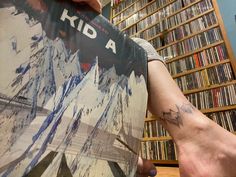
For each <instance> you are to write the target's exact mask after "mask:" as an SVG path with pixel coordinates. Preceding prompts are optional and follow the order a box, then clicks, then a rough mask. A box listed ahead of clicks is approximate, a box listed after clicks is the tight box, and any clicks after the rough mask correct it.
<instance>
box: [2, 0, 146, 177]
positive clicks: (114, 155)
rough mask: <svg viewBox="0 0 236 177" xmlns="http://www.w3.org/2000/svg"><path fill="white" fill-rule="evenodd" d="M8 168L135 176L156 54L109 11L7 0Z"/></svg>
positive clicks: (18, 172)
mask: <svg viewBox="0 0 236 177" xmlns="http://www.w3.org/2000/svg"><path fill="white" fill-rule="evenodd" d="M0 50H1V52H0V111H1V112H0V175H1V176H12V177H18V176H34V177H35V176H37V177H38V176H44V177H47V176H48V177H53V176H55V177H56V176H57V177H59V176H67V177H70V176H78V177H82V176H86V177H92V176H96V177H97V176H104V177H112V176H117V177H122V176H134V175H135V171H136V166H137V159H138V152H139V147H140V142H139V139H140V138H141V137H142V133H143V124H144V117H145V113H146V105H147V88H146V81H147V63H146V60H147V56H146V53H145V51H144V50H143V49H142V48H141V47H139V46H138V45H137V44H136V43H134V42H133V41H132V40H131V39H129V38H128V36H126V35H125V34H123V33H121V32H119V31H118V30H117V29H116V28H115V27H113V26H112V25H111V24H110V23H109V21H107V20H106V19H105V18H104V17H103V16H102V15H99V14H97V13H96V12H93V11H91V9H89V8H88V7H87V6H81V5H80V6H78V5H77V4H74V3H72V2H69V1H68V2H67V1H61V0H60V1H59V0H38V1H37V0H34V1H32V0H17V1H14V0H3V1H1V2H0Z"/></svg>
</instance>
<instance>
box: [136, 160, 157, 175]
mask: <svg viewBox="0 0 236 177" xmlns="http://www.w3.org/2000/svg"><path fill="white" fill-rule="evenodd" d="M137 174H138V175H139V176H143V177H144V176H156V174H157V170H156V167H155V166H154V165H153V163H151V162H150V161H149V160H145V159H142V158H141V157H139V159H138V167H137Z"/></svg>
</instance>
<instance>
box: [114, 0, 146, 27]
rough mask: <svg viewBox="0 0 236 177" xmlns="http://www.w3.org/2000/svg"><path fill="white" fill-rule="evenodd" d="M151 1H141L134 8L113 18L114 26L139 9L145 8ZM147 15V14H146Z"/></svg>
mask: <svg viewBox="0 0 236 177" xmlns="http://www.w3.org/2000/svg"><path fill="white" fill-rule="evenodd" d="M148 2H149V1H148V0H139V1H136V2H135V3H134V4H133V5H132V6H130V7H129V8H127V9H126V10H124V11H123V12H122V13H120V14H118V15H116V16H115V17H113V18H112V22H113V23H114V24H117V23H119V22H120V21H122V20H123V19H125V18H127V17H128V16H129V15H131V14H133V13H134V12H135V11H137V9H140V8H141V7H143V6H144V5H145V4H147V3H148ZM137 13H139V12H137ZM146 15H147V14H146Z"/></svg>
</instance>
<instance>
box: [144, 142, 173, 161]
mask: <svg viewBox="0 0 236 177" xmlns="http://www.w3.org/2000/svg"><path fill="white" fill-rule="evenodd" d="M176 152H177V151H176V147H175V145H174V143H173V141H172V140H167V141H146V142H141V156H142V157H143V158H144V159H149V160H177V153H176Z"/></svg>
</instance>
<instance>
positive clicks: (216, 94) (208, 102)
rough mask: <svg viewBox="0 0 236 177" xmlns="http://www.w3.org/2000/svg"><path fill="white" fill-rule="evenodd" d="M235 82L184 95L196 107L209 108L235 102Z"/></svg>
mask: <svg viewBox="0 0 236 177" xmlns="http://www.w3.org/2000/svg"><path fill="white" fill-rule="evenodd" d="M235 95H236V84H233V85H228V86H224V87H219V88H214V89H210V90H205V91H201V92H197V93H192V94H188V95H186V97H187V99H188V100H189V101H190V102H191V103H192V104H193V105H194V106H195V107H196V108H198V109H210V108H217V107H223V106H229V105H235V104H236V97H235Z"/></svg>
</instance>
